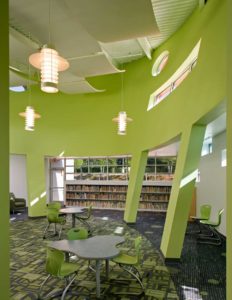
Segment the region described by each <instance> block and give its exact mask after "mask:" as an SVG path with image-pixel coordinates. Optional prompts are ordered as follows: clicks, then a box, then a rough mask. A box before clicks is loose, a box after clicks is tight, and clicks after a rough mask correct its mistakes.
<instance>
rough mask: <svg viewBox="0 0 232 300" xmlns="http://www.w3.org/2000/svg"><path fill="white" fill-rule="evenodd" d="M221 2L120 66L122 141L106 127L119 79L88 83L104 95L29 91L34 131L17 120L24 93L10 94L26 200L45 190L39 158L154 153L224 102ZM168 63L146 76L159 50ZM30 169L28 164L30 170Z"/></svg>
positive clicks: (13, 146)
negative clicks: (126, 119)
mask: <svg viewBox="0 0 232 300" xmlns="http://www.w3.org/2000/svg"><path fill="white" fill-rule="evenodd" d="M224 18H225V1H216V0H211V1H209V3H208V4H207V5H206V7H205V8H204V9H202V10H198V9H197V10H196V12H195V13H194V14H193V15H192V16H191V17H190V18H189V19H188V22H186V23H185V25H184V26H182V27H181V28H180V30H179V31H178V32H177V33H176V34H175V35H174V36H173V37H172V38H170V39H169V40H168V41H167V42H166V43H165V44H164V45H162V47H160V48H159V49H157V50H156V51H155V53H154V56H153V59H152V61H149V60H148V59H146V58H144V59H141V60H138V61H135V62H133V63H130V64H128V65H126V66H125V68H126V73H125V74H124V98H125V109H126V111H127V113H128V115H129V116H130V117H132V118H133V120H134V121H133V122H132V123H130V124H129V125H128V131H127V132H128V133H127V135H126V136H118V135H117V134H116V132H117V129H116V124H115V123H113V122H112V121H111V120H112V118H113V117H115V116H116V115H117V113H118V111H119V110H120V92H121V91H120V86H121V84H120V81H121V79H120V74H116V75H108V76H101V77H96V78H91V79H89V80H90V81H91V83H92V84H93V85H94V86H95V87H97V88H99V89H106V92H104V93H98V94H88V95H87V94H85V95H65V94H62V93H58V94H45V93H43V92H41V91H40V90H39V88H38V87H33V89H32V97H31V104H32V105H33V106H34V107H35V109H36V111H38V112H39V113H40V114H41V115H42V118H41V119H40V120H37V121H36V130H35V132H26V131H25V130H24V120H23V119H22V118H20V117H19V116H18V113H19V112H21V111H24V109H25V107H26V105H28V102H29V95H28V92H26V93H21V94H17V93H11V95H10V152H11V153H23V154H27V157H28V179H29V182H28V189H29V199H30V200H33V199H35V198H36V197H38V195H40V194H41V193H42V192H44V190H45V182H44V170H43V168H42V167H41V165H43V159H44V156H45V155H53V156H57V155H59V154H60V153H61V152H63V151H64V156H70V155H74V156H82V155H84V156H87V155H111V154H126V153H131V154H133V153H137V152H141V151H143V150H146V149H150V148H154V147H157V146H159V145H161V144H163V143H166V142H167V141H169V140H170V139H172V138H173V137H175V136H177V135H178V134H180V133H181V132H182V131H183V130H184V129H185V128H187V127H189V126H192V124H194V123H196V122H197V121H198V120H199V119H200V118H201V117H202V116H204V115H205V114H206V113H207V112H209V111H210V110H212V109H213V108H214V107H216V106H217V105H218V104H219V103H220V102H221V101H222V100H223V99H224V98H225V76H226V64H225V61H224V60H223V59H221V58H222V57H223V56H224V54H225V51H226V47H225V39H226V37H225V35H226V32H225V31H226V30H225V27H226V26H225V22H224ZM200 38H201V39H202V42H201V48H200V53H199V57H198V63H197V66H196V67H195V69H194V70H193V71H192V73H191V74H190V75H189V76H188V78H187V79H186V80H185V82H183V83H182V84H181V86H180V87H178V88H177V89H176V90H175V91H174V92H173V93H172V94H171V95H169V96H168V97H167V98H166V99H165V100H164V101H163V102H162V103H160V104H159V105H158V106H156V107H155V108H153V109H152V110H150V111H149V112H147V105H148V100H149V96H150V94H151V93H152V92H154V91H155V90H156V89H157V88H158V87H159V86H160V85H161V84H163V83H164V82H165V81H166V80H167V79H168V78H169V77H170V76H171V75H172V74H173V73H174V72H175V70H176V69H177V68H178V67H179V66H180V65H181V63H182V62H183V61H184V60H185V59H186V57H187V56H188V55H189V53H190V52H191V50H192V49H193V47H194V46H195V45H196V43H197V42H198V41H199V39H200ZM166 49H167V50H169V52H170V57H169V61H168V64H167V66H166V68H165V69H164V71H163V72H162V73H161V74H160V75H159V76H158V77H152V76H151V68H152V64H153V62H154V61H155V59H156V57H157V56H158V55H159V54H160V53H161V52H162V51H163V50H166ZM29 162H30V163H29ZM41 202H43V204H41V206H40V205H35V206H34V207H32V208H29V213H30V215H31V216H36V215H40V214H43V213H44V209H43V208H44V203H45V202H44V201H40V203H41Z"/></svg>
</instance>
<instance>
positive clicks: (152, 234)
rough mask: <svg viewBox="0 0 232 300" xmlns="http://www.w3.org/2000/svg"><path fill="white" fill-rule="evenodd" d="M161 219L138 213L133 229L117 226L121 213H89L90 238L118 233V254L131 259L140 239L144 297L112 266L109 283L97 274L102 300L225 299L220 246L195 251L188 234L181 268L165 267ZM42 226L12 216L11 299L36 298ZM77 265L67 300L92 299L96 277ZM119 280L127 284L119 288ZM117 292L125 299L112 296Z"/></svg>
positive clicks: (55, 284) (55, 282) (54, 284)
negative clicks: (120, 236)
mask: <svg viewBox="0 0 232 300" xmlns="http://www.w3.org/2000/svg"><path fill="white" fill-rule="evenodd" d="M107 218H108V219H107ZM164 218H165V215H164V214H155V213H139V215H138V219H137V223H136V225H134V226H127V225H126V224H125V223H124V222H123V221H122V212H120V211H100V210H96V211H94V216H93V217H92V219H91V222H90V224H91V226H92V228H93V229H94V231H93V235H103V234H113V233H114V231H115V229H116V227H118V226H120V227H123V229H124V233H123V235H124V236H125V239H126V242H125V243H124V244H122V245H120V249H122V250H123V251H125V252H128V253H131V254H133V243H134V238H135V237H136V236H138V235H140V234H141V235H142V255H141V268H140V272H141V274H142V277H143V284H144V286H145V289H146V291H145V294H141V288H140V286H139V284H138V283H137V282H136V281H134V280H131V278H130V276H129V275H127V274H125V273H124V272H123V271H122V270H121V269H120V268H119V267H118V266H117V265H115V264H113V263H111V264H110V279H111V280H110V281H106V280H105V276H104V275H105V273H104V268H102V271H101V283H102V284H101V292H102V294H103V295H102V297H101V298H102V299H112V300H114V299H122V300H129V299H134V300H136V299H141V300H143V299H144V300H145V299H146V300H155V299H160V300H161V299H166V300H174V299H180V300H182V299H183V300H205V299H207V300H224V299H226V297H225V255H224V253H225V245H223V246H220V247H215V246H208V245H199V244H197V243H196V237H195V236H194V235H193V234H190V235H186V239H185V244H184V248H183V253H182V258H181V261H180V263H175V264H168V265H167V264H165V263H164V261H163V259H162V256H161V254H160V252H159V250H158V249H159V246H160V240H161V235H162V231H163V224H164ZM45 226H46V219H44V218H41V219H27V218H26V217H25V216H16V220H14V221H12V222H11V229H10V230H11V232H10V237H11V264H10V268H11V299H14V300H21V299H28V300H30V299H37V297H38V290H39V286H40V284H41V283H42V281H43V280H44V278H45V277H46V273H45V270H44V268H45V259H46V244H47V240H43V239H42V235H43V230H44V228H45ZM70 227H71V220H70V219H68V222H67V223H66V225H65V226H64V230H63V233H62V238H65V237H66V232H67V231H68V229H69V228H70ZM195 229H196V228H195V227H194V224H190V226H189V228H188V230H190V231H194V230H195ZM51 239H55V238H51ZM51 239H49V240H51ZM76 263H77V264H78V265H79V272H78V276H77V280H76V281H75V284H74V285H73V286H72V288H71V293H69V294H67V296H66V299H67V300H69V299H78V300H79V299H82V300H84V299H95V288H96V284H95V273H94V272H92V271H91V270H89V269H88V264H87V261H85V260H81V259H79V260H77V262H76ZM119 279H124V280H126V281H125V282H124V283H122V282H120V281H119ZM63 285H64V282H62V280H60V279H56V278H53V279H51V280H50V281H49V282H48V283H47V284H46V286H45V287H44V293H45V294H46V293H48V292H49V291H51V290H53V289H54V288H61V287H63ZM122 292H123V293H129V294H127V295H122V294H117V293H122ZM135 294H138V295H135ZM53 299H60V298H59V297H56V298H53Z"/></svg>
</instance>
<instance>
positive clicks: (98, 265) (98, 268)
mask: <svg viewBox="0 0 232 300" xmlns="http://www.w3.org/2000/svg"><path fill="white" fill-rule="evenodd" d="M100 271H101V261H100V260H96V294H97V298H100V296H101V280H100Z"/></svg>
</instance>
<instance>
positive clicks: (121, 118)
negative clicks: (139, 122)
mask: <svg viewBox="0 0 232 300" xmlns="http://www.w3.org/2000/svg"><path fill="white" fill-rule="evenodd" d="M112 121H114V122H117V123H118V134H119V135H126V126H127V122H131V121H133V120H132V119H131V118H128V117H127V113H126V112H125V111H120V112H119V113H118V117H116V118H113V120H112Z"/></svg>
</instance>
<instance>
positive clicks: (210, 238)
mask: <svg viewBox="0 0 232 300" xmlns="http://www.w3.org/2000/svg"><path fill="white" fill-rule="evenodd" d="M223 211H224V209H220V210H219V211H218V218H217V221H216V222H212V221H210V220H201V221H200V223H201V224H203V225H204V226H206V227H207V228H208V229H209V231H210V234H209V235H206V234H200V235H199V237H198V242H199V243H202V244H209V245H215V246H219V245H221V243H222V241H221V235H220V233H218V231H217V230H216V228H217V227H219V226H220V224H221V220H222V213H223Z"/></svg>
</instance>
